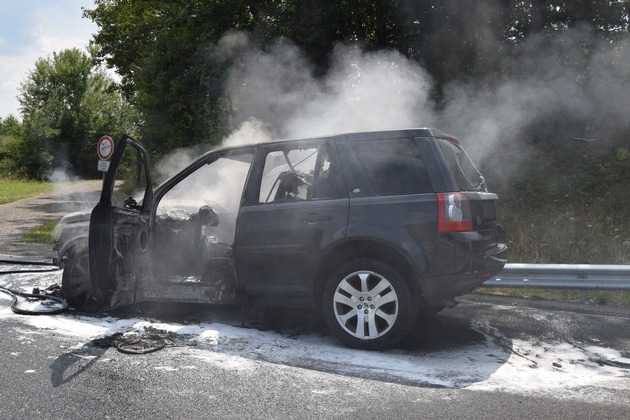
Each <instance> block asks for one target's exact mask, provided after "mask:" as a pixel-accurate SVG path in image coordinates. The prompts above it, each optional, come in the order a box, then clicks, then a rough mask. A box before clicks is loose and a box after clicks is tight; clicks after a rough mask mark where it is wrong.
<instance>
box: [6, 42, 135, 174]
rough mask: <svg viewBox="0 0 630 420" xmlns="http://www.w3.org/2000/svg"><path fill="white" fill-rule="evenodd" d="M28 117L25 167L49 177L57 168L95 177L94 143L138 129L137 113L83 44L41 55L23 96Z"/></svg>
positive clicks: (23, 86)
mask: <svg viewBox="0 0 630 420" xmlns="http://www.w3.org/2000/svg"><path fill="white" fill-rule="evenodd" d="M18 99H19V101H20V105H21V111H22V117H23V121H24V127H23V132H24V144H23V145H22V153H21V154H20V159H22V163H23V165H22V166H23V168H24V170H25V172H26V174H27V175H29V176H32V177H37V178H42V177H45V176H46V174H47V172H48V171H49V170H50V169H51V168H52V167H58V166H61V167H64V168H65V169H68V170H70V171H72V172H73V173H75V174H77V175H80V176H95V175H96V169H95V158H94V144H95V142H96V139H97V137H99V136H101V135H103V134H113V135H118V134H121V133H123V132H130V131H133V130H134V127H135V122H136V120H137V114H136V112H135V111H134V109H133V108H132V107H131V106H130V105H129V104H128V103H127V102H126V101H125V100H124V99H123V97H122V95H121V94H120V92H119V91H118V90H117V89H116V86H115V84H114V82H113V81H112V80H111V79H110V78H109V77H108V76H106V75H105V73H104V72H103V71H101V70H100V69H99V68H98V67H96V66H95V65H94V63H93V62H92V60H91V58H90V56H89V55H87V54H86V53H85V52H82V51H80V50H78V49H68V50H63V51H60V52H58V53H53V55H52V57H50V58H40V59H38V60H37V61H36V63H35V68H34V69H33V71H32V72H31V73H30V74H29V76H28V78H27V80H26V81H25V82H24V83H23V84H22V86H21V90H20V94H19V97H18Z"/></svg>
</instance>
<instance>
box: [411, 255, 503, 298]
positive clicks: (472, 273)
mask: <svg viewBox="0 0 630 420" xmlns="http://www.w3.org/2000/svg"><path fill="white" fill-rule="evenodd" d="M469 249H470V250H472V249H474V247H473V246H470V247H469ZM507 250H508V247H507V245H505V244H504V243H498V244H495V245H494V246H492V247H490V248H487V249H485V250H483V251H482V252H474V251H471V252H470V253H468V255H461V254H459V258H458V259H460V261H461V259H463V260H466V262H465V264H455V265H457V266H459V267H460V269H459V271H457V272H455V273H448V274H443V275H433V276H430V277H428V278H426V279H425V281H424V283H425V287H424V290H423V298H424V301H425V302H426V303H427V304H428V305H429V306H433V307H440V306H443V305H444V304H446V303H448V302H450V301H452V299H453V298H455V297H456V296H460V295H463V294H466V293H469V292H471V291H473V290H474V289H476V288H478V287H480V286H481V285H482V284H483V283H484V282H485V281H486V280H487V279H489V278H491V277H493V276H495V275H496V274H497V273H499V272H501V271H502V270H503V267H504V266H505V264H506V263H507Z"/></svg>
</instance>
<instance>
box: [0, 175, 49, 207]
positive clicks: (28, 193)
mask: <svg viewBox="0 0 630 420" xmlns="http://www.w3.org/2000/svg"><path fill="white" fill-rule="evenodd" d="M49 191H52V184H51V183H50V182H42V181H32V180H18V179H6V178H0V204H6V203H11V202H13V201H17V200H21V199H23V198H28V197H32V196H35V195H38V194H41V193H44V192H49Z"/></svg>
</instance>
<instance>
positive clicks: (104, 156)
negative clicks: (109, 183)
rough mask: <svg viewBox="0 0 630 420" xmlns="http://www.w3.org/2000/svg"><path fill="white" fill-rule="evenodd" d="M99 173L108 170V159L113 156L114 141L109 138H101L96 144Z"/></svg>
mask: <svg viewBox="0 0 630 420" xmlns="http://www.w3.org/2000/svg"><path fill="white" fill-rule="evenodd" d="M96 154H97V156H98V170H99V172H107V171H108V170H109V159H111V157H112V155H113V154H114V140H113V139H112V138H111V137H110V136H103V137H101V138H100V139H98V141H97V142H96Z"/></svg>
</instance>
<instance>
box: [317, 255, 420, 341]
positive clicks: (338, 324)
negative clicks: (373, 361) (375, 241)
mask: <svg viewBox="0 0 630 420" xmlns="http://www.w3.org/2000/svg"><path fill="white" fill-rule="evenodd" d="M322 315H323V319H324V322H325V323H326V326H327V327H328V330H329V331H330V332H331V333H332V334H333V335H334V336H335V337H337V338H338V339H339V340H341V341H342V342H343V343H344V344H346V345H348V346H350V347H354V348H361V349H369V350H376V349H383V348H387V347H391V346H394V345H396V344H398V342H400V340H402V339H403V338H404V337H405V336H406V335H407V334H408V333H409V331H410V329H411V328H412V326H413V324H414V321H415V320H416V318H417V316H418V307H417V305H415V304H414V302H413V301H412V299H411V293H410V290H409V286H408V285H407V282H406V281H405V280H404V279H403V277H402V276H401V275H400V274H399V272H398V271H397V270H395V269H394V268H393V267H391V266H389V265H388V264H385V263H383V262H380V261H378V260H375V259H371V258H357V259H354V260H351V261H349V262H348V263H346V264H343V265H342V266H341V267H339V269H337V270H335V271H334V272H333V273H332V274H331V275H330V276H329V277H328V279H327V280H326V283H325V286H324V292H323V296H322Z"/></svg>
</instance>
